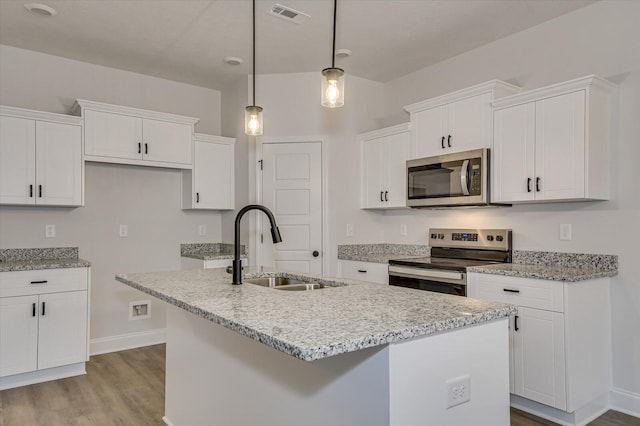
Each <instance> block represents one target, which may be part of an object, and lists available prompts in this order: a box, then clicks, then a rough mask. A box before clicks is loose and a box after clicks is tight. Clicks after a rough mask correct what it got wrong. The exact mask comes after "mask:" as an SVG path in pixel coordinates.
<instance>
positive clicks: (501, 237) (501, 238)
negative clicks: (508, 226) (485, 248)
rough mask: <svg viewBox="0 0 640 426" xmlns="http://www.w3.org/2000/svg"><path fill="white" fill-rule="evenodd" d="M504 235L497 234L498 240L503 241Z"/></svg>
mask: <svg viewBox="0 0 640 426" xmlns="http://www.w3.org/2000/svg"><path fill="white" fill-rule="evenodd" d="M502 240H504V237H503V236H502V235H496V241H502Z"/></svg>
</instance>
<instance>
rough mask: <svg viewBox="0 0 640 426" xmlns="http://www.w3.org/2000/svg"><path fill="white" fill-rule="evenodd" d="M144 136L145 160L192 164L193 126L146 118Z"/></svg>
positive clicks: (143, 122) (143, 129)
mask: <svg viewBox="0 0 640 426" xmlns="http://www.w3.org/2000/svg"><path fill="white" fill-rule="evenodd" d="M142 136H143V141H144V146H143V150H142V152H143V158H144V159H145V160H148V161H160V162H163V163H177V164H192V160H191V141H192V139H193V126H191V125H189V124H181V123H171V122H168V121H161V120H151V119H146V118H145V119H144V120H143V121H142Z"/></svg>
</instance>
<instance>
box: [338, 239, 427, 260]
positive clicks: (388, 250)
mask: <svg viewBox="0 0 640 426" xmlns="http://www.w3.org/2000/svg"><path fill="white" fill-rule="evenodd" d="M429 253H430V251H429V246H426V245H411V244H346V245H339V246H338V259H339V260H356V261H359V262H371V263H389V260H390V259H402V258H405V257H419V256H429Z"/></svg>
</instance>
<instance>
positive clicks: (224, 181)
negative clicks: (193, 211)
mask: <svg viewBox="0 0 640 426" xmlns="http://www.w3.org/2000/svg"><path fill="white" fill-rule="evenodd" d="M194 149H195V153H194V156H193V157H194V160H193V161H194V164H193V173H194V174H195V178H194V185H195V197H196V204H195V206H196V208H199V209H218V210H221V209H230V210H232V209H233V208H234V207H235V206H234V189H235V188H234V185H233V182H234V179H233V161H234V160H233V158H234V146H233V145H231V144H217V143H208V142H197V141H196V142H195V143H194Z"/></svg>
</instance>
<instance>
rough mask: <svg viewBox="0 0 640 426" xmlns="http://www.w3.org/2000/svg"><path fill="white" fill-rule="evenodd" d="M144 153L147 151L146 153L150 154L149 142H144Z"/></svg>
mask: <svg viewBox="0 0 640 426" xmlns="http://www.w3.org/2000/svg"><path fill="white" fill-rule="evenodd" d="M144 153H145V154H148V153H149V144H148V143H145V144H144Z"/></svg>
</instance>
